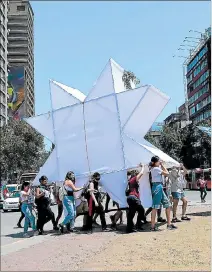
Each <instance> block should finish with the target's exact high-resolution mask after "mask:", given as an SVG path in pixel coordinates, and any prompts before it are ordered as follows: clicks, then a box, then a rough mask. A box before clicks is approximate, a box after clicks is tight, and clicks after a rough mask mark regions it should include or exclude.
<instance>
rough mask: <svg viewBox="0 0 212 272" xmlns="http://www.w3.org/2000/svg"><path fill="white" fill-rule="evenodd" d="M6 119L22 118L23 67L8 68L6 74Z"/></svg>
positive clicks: (23, 95) (23, 96) (23, 94)
mask: <svg viewBox="0 0 212 272" xmlns="http://www.w3.org/2000/svg"><path fill="white" fill-rule="evenodd" d="M7 93H8V96H9V97H8V100H7V101H8V103H7V106H8V117H12V118H14V119H16V120H20V119H21V118H23V117H24V98H25V90H24V67H10V68H9V72H8V88H7Z"/></svg>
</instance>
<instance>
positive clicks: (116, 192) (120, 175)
mask: <svg viewBox="0 0 212 272" xmlns="http://www.w3.org/2000/svg"><path fill="white" fill-rule="evenodd" d="M101 183H102V185H103V186H104V189H105V191H106V192H107V193H108V194H109V195H110V197H111V198H112V199H113V200H114V201H116V202H117V203H119V205H120V207H121V208H123V207H127V202H126V195H125V190H126V187H127V172H126V170H123V171H120V172H114V173H110V174H105V175H102V176H101Z"/></svg>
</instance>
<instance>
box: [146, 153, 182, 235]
mask: <svg viewBox="0 0 212 272" xmlns="http://www.w3.org/2000/svg"><path fill="white" fill-rule="evenodd" d="M150 167H151V168H150V172H151V176H152V214H151V231H158V230H159V229H158V227H156V226H155V223H156V222H155V219H156V213H157V210H158V209H160V208H161V205H163V207H164V208H165V209H166V219H167V229H168V230H173V229H176V228H177V227H176V226H175V225H173V224H171V215H170V212H171V204H170V201H169V199H168V198H167V196H166V194H165V193H164V190H163V178H162V176H165V177H167V176H168V175H169V172H168V170H167V169H166V168H165V166H164V165H163V163H162V162H161V161H160V158H159V157H158V156H154V157H152V158H151V163H150Z"/></svg>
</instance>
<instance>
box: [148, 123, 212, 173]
mask: <svg viewBox="0 0 212 272" xmlns="http://www.w3.org/2000/svg"><path fill="white" fill-rule="evenodd" d="M146 139H147V140H148V141H149V142H151V143H152V144H153V145H155V146H156V147H158V148H159V149H161V150H162V151H163V152H165V153H166V154H168V155H169V156H171V157H172V158H174V159H176V160H177V161H179V162H183V163H184V165H185V166H186V167H187V168H188V169H193V168H199V167H200V168H207V167H210V166H211V139H210V137H209V136H208V135H207V134H206V133H204V132H202V131H200V130H199V129H198V128H197V127H196V126H195V125H194V124H190V125H188V126H186V127H184V128H181V129H180V128H178V126H164V127H163V130H162V132H161V136H160V137H159V138H158V139H157V141H156V140H155V139H154V138H153V137H152V136H151V134H150V133H148V134H147V135H146Z"/></svg>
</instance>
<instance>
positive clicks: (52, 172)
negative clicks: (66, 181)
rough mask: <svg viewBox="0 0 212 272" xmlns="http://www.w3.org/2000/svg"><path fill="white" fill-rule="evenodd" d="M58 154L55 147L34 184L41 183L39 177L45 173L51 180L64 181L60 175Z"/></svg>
mask: <svg viewBox="0 0 212 272" xmlns="http://www.w3.org/2000/svg"><path fill="white" fill-rule="evenodd" d="M56 154H57V153H56V149H54V150H53V151H52V153H51V154H50V156H49V158H48V159H47V161H46V163H45V164H44V165H43V167H41V168H40V171H39V173H38V174H37V176H36V177H35V179H34V181H33V185H39V184H40V183H39V178H40V177H41V176H43V175H44V176H47V177H48V179H49V182H61V181H62V180H60V179H59V177H58V164H57V156H56Z"/></svg>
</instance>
